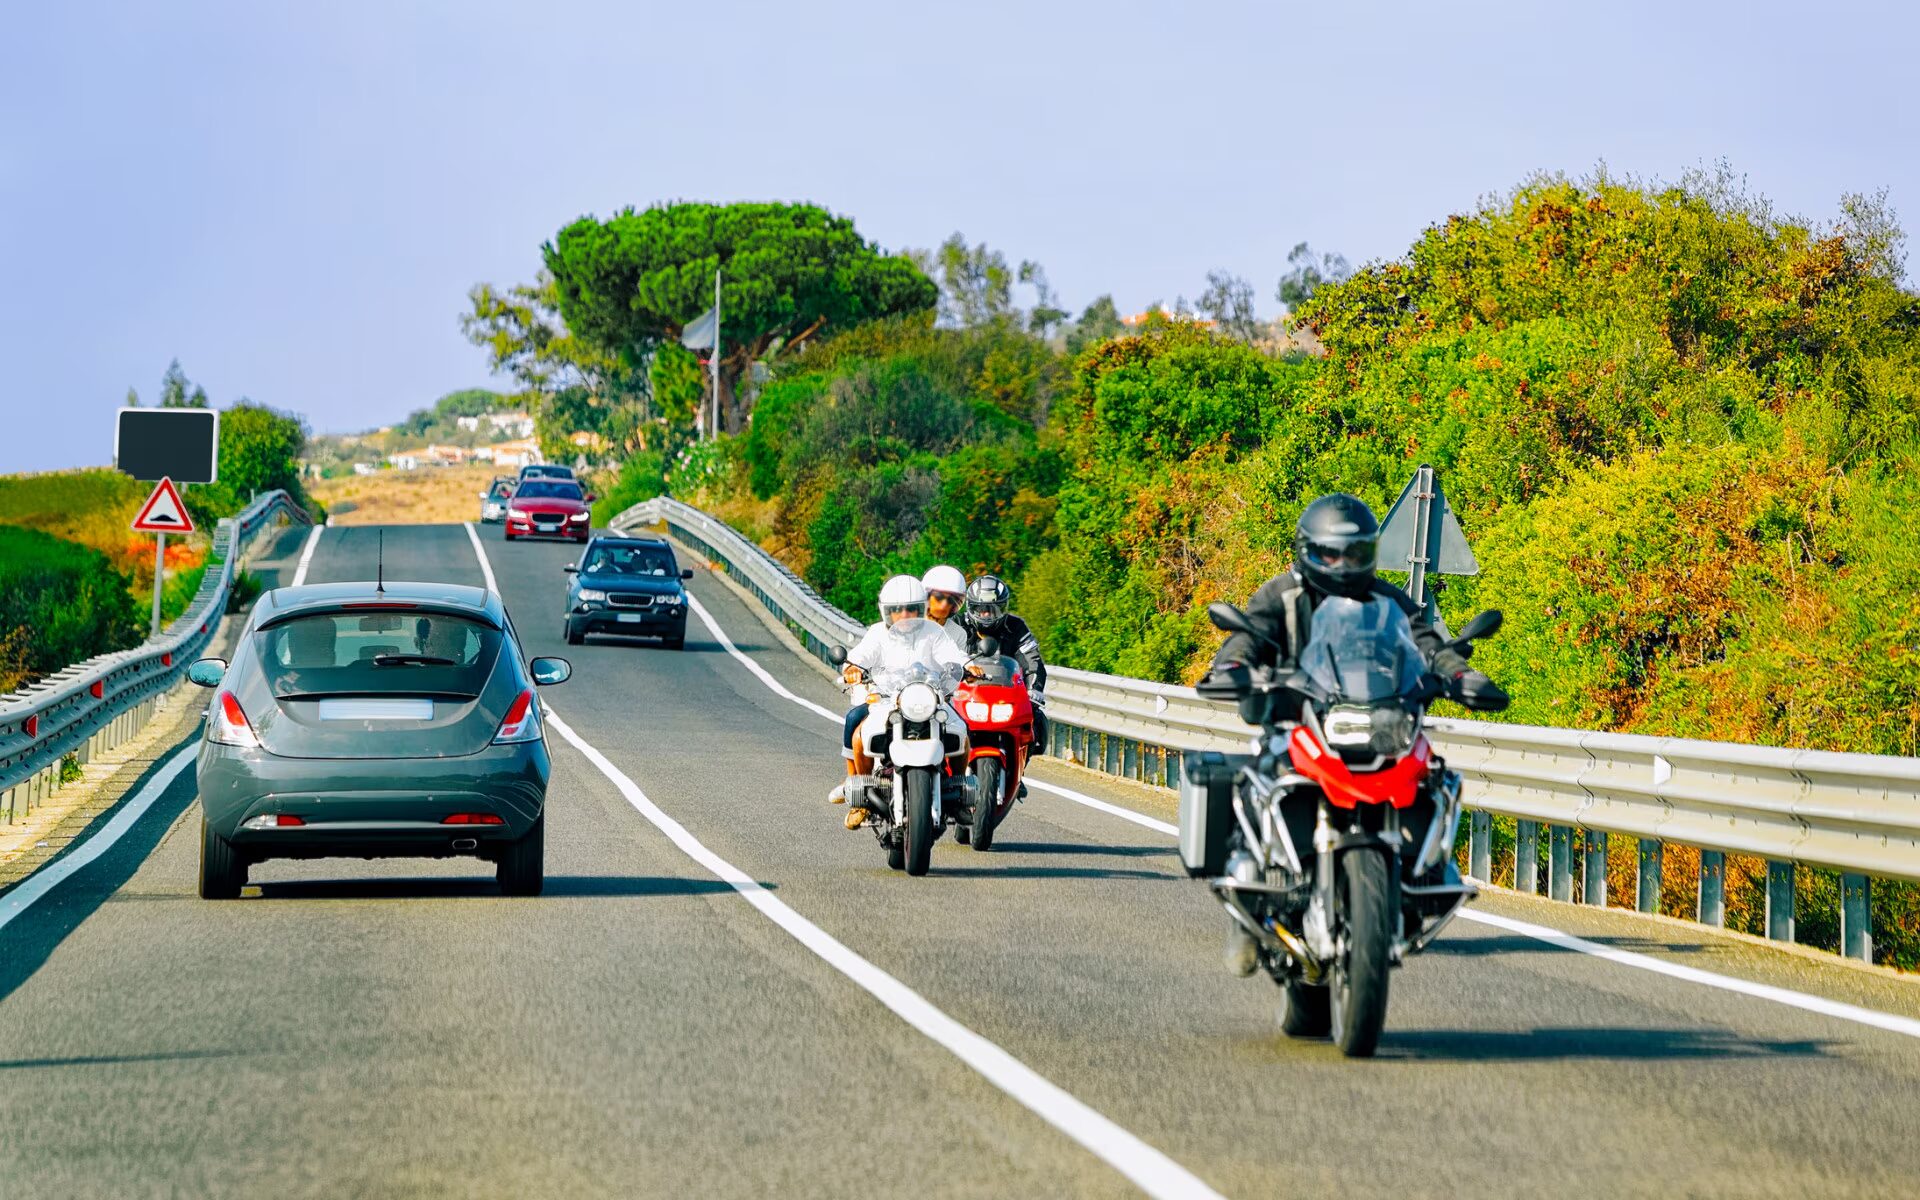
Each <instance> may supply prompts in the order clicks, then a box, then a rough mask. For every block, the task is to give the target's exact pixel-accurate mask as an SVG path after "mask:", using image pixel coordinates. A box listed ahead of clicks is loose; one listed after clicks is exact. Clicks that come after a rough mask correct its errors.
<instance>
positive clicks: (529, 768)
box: [198, 742, 550, 860]
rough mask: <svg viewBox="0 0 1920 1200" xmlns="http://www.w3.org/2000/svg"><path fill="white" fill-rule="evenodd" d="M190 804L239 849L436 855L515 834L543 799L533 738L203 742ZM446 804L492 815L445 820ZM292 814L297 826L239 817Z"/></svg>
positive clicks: (543, 775) (268, 854)
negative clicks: (451, 748) (281, 747)
mask: <svg viewBox="0 0 1920 1200" xmlns="http://www.w3.org/2000/svg"><path fill="white" fill-rule="evenodd" d="M198 765H199V770H198V776H199V785H200V804H201V807H202V809H203V810H204V811H205V813H206V816H207V821H208V823H209V824H211V825H212V826H213V829H214V832H216V833H218V834H219V835H220V836H221V837H223V838H226V839H227V840H228V841H230V842H232V843H233V844H234V845H235V847H237V848H239V849H240V850H241V852H242V853H244V854H246V855H247V856H248V857H249V858H252V859H255V860H259V859H264V858H325V857H333V856H338V855H346V856H352V857H416V856H417V857H437V856H444V855H450V854H474V853H480V854H483V855H484V854H485V853H486V851H487V849H488V848H489V847H490V846H497V845H498V844H500V843H504V842H510V841H515V840H517V839H519V838H520V837H522V836H524V835H525V834H526V833H527V831H528V830H530V829H531V828H532V827H533V823H534V822H535V821H536V820H538V819H539V817H540V814H541V813H542V812H543V811H544V809H545V807H546V795H547V777H548V771H549V768H550V764H549V761H548V758H547V748H546V745H545V743H543V742H524V743H519V744H515V745H507V746H489V747H487V748H486V749H485V750H483V751H481V752H480V753H478V754H469V755H464V756H462V757H459V758H360V759H339V758H282V757H279V756H277V755H272V754H268V753H266V752H265V751H262V750H244V749H240V748H238V747H233V746H223V745H218V744H216V743H213V742H203V743H202V744H201V749H200V760H199V764H198ZM456 813H474V814H487V815H490V816H497V817H499V818H500V820H501V823H500V824H498V825H466V824H463V825H445V824H442V822H443V821H444V819H445V818H447V817H449V816H452V815H454V814H456ZM281 815H287V816H297V817H299V818H300V819H301V820H302V821H304V822H305V824H304V825H297V826H276V827H272V828H266V829H252V828H248V827H247V823H248V822H249V821H253V820H254V819H256V818H261V817H278V816H281Z"/></svg>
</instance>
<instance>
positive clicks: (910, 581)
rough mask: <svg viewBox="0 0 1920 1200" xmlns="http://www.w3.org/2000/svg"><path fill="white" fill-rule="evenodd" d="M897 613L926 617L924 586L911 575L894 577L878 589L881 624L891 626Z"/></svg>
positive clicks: (925, 592)
mask: <svg viewBox="0 0 1920 1200" xmlns="http://www.w3.org/2000/svg"><path fill="white" fill-rule="evenodd" d="M899 612H904V613H906V614H907V615H908V616H910V617H924V616H926V615H927V589H926V586H925V585H924V584H922V583H921V582H920V581H919V580H918V579H915V578H914V577H913V576H911V575H895V576H894V577H893V578H892V579H889V580H887V582H886V583H884V584H882V585H881V587H880V620H881V623H883V624H886V625H891V624H893V616H894V614H895V613H899Z"/></svg>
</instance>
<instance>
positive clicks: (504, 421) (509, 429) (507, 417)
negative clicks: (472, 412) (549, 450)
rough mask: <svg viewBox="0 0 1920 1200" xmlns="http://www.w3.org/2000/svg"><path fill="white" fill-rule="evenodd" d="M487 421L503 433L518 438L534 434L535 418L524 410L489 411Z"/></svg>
mask: <svg viewBox="0 0 1920 1200" xmlns="http://www.w3.org/2000/svg"><path fill="white" fill-rule="evenodd" d="M487 423H488V424H489V425H492V426H493V427H494V428H495V429H496V430H498V431H500V432H501V433H506V434H510V435H512V436H513V437H516V438H530V437H532V436H533V418H532V417H530V416H528V415H527V414H526V413H523V412H510V413H488V414H487ZM475 428H478V426H475Z"/></svg>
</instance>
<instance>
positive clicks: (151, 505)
mask: <svg viewBox="0 0 1920 1200" xmlns="http://www.w3.org/2000/svg"><path fill="white" fill-rule="evenodd" d="M133 530H134V532H135V533H192V532H193V518H191V517H189V516H188V515H187V506H186V505H185V504H182V503H181V502H180V493H179V492H178V491H177V490H175V488H174V486H173V480H171V479H162V480H161V481H160V482H159V483H158V484H157V485H156V486H155V487H154V489H153V495H151V496H148V497H147V502H146V503H145V504H143V505H141V506H140V515H139V516H137V517H135V518H134V519H133Z"/></svg>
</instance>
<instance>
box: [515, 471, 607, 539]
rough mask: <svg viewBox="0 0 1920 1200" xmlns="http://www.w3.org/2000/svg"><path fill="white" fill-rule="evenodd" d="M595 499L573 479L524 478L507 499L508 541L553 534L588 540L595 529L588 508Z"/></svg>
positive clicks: (554, 536) (553, 535)
mask: <svg viewBox="0 0 1920 1200" xmlns="http://www.w3.org/2000/svg"><path fill="white" fill-rule="evenodd" d="M592 499H593V497H591V496H588V495H585V494H583V493H582V492H581V491H580V485H579V484H577V483H575V482H573V481H572V480H571V479H523V480H521V481H520V486H519V487H518V488H517V489H515V491H514V493H513V495H512V496H510V497H508V498H507V525H506V533H507V540H508V541H510V542H511V541H513V540H514V539H515V538H523V537H552V538H568V539H571V540H573V541H576V542H584V541H586V540H587V538H588V536H590V535H591V534H592V532H593V518H592V516H591V515H590V514H589V513H588V510H587V504H588V502H589V501H591V500H592Z"/></svg>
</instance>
